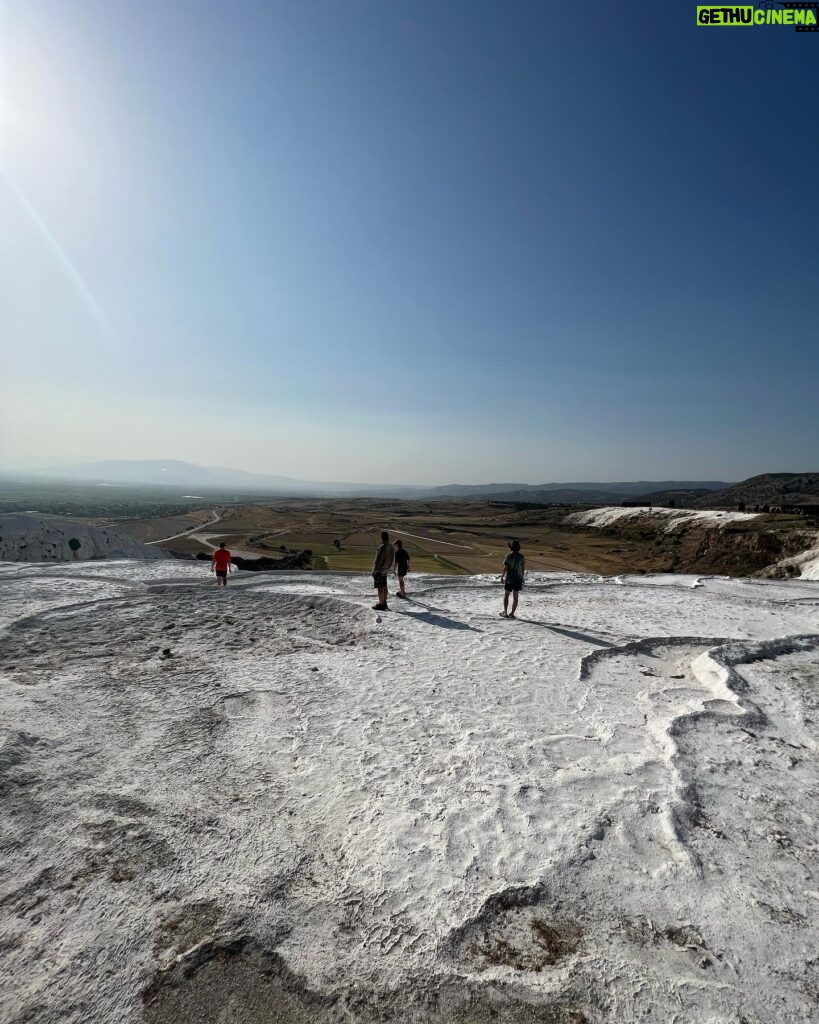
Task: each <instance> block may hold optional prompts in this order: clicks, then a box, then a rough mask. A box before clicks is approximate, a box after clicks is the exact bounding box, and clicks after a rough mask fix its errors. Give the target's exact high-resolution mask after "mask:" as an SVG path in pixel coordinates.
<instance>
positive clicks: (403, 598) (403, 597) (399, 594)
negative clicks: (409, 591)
mask: <svg viewBox="0 0 819 1024" xmlns="http://www.w3.org/2000/svg"><path fill="white" fill-rule="evenodd" d="M395 596H396V597H400V598H401V600H402V601H407V600H409V598H408V597H407V595H406V594H402V593H401V592H400V591H398V592H397V593H396V595H395Z"/></svg>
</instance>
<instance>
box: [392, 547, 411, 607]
mask: <svg viewBox="0 0 819 1024" xmlns="http://www.w3.org/2000/svg"><path fill="white" fill-rule="evenodd" d="M409 563H410V556H409V552H408V551H407V550H406V549H405V548H404V542H403V541H401V540H397V541H396V542H395V574H396V576H397V577H398V591H397V592H396V595H395V596H396V597H401V598H403V599H404V600H405V601H406V600H408V598H407V592H406V590H405V589H404V577H405V576H406V575H407V573H408V572H409Z"/></svg>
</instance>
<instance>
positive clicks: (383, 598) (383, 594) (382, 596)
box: [378, 587, 389, 605]
mask: <svg viewBox="0 0 819 1024" xmlns="http://www.w3.org/2000/svg"><path fill="white" fill-rule="evenodd" d="M388 596H389V594H388V591H387V588H386V587H379V588H378V603H379V604H384V605H385V604H386V603H387V597H388Z"/></svg>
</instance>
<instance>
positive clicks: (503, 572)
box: [501, 558, 509, 583]
mask: <svg viewBox="0 0 819 1024" xmlns="http://www.w3.org/2000/svg"><path fill="white" fill-rule="evenodd" d="M508 568H509V566H508V565H507V564H506V559H505V558H504V560H503V571H502V572H501V583H503V581H504V580H505V579H506V570H507V569H508Z"/></svg>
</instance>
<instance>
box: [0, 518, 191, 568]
mask: <svg viewBox="0 0 819 1024" xmlns="http://www.w3.org/2000/svg"><path fill="white" fill-rule="evenodd" d="M170 557H171V556H170V555H169V554H168V552H167V551H163V550H162V549H161V548H157V547H150V546H148V545H147V544H142V543H141V542H140V541H138V540H135V539H134V538H133V537H128V536H126V535H125V534H122V533H116V532H115V531H114V530H109V529H107V528H106V527H104V526H94V525H93V524H91V523H85V522H83V521H82V520H80V519H72V518H71V517H69V516H50V515H43V514H41V513H32V512H7V513H5V514H3V515H0V560H7V561H10V562H74V561H80V562H82V561H86V560H87V559H98V558H115V559H116V558H150V559H160V558H163V559H167V558H170Z"/></svg>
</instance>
